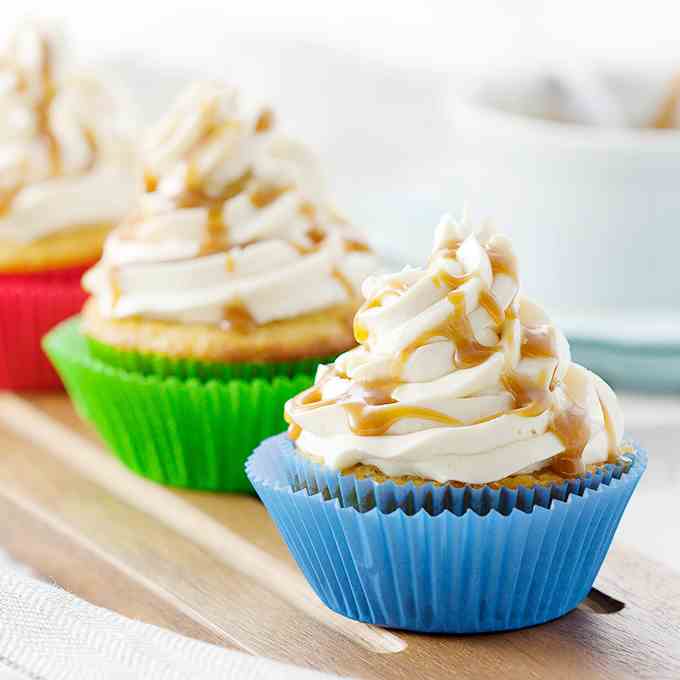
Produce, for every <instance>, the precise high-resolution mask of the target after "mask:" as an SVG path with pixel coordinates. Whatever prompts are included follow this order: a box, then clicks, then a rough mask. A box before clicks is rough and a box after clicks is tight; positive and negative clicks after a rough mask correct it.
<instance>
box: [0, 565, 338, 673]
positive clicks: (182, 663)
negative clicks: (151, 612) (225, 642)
mask: <svg viewBox="0 0 680 680" xmlns="http://www.w3.org/2000/svg"><path fill="white" fill-rule="evenodd" d="M0 563H1V564H0V680H17V679H20V680H26V679H27V678H29V679H30V680H113V679H115V680H123V679H126V678H135V679H137V678H141V679H143V680H160V679H162V680H185V679H187V680H188V679H189V678H191V680H201V679H208V678H210V679H212V678H215V679H217V678H219V679H220V680H229V679H231V678H234V679H235V680H264V679H265V678H266V679H267V680H272V679H276V680H278V679H279V678H280V679H281V680H323V679H326V680H328V679H329V678H331V676H328V675H325V674H321V673H316V672H313V671H306V670H301V669H299V668H294V667H291V666H285V665H282V664H280V663H276V662H274V661H270V660H267V659H262V658H256V657H252V656H248V655H246V654H242V653H240V652H234V651H230V650H226V649H222V648H220V647H216V646H214V645H209V644H207V643H204V642H198V641H196V640H192V639H189V638H186V637H183V636H181V635H176V634H175V633H171V632H170V631H167V630H164V629H163V628H159V627H157V626H151V625H148V624H145V623H141V622H139V621H133V620H131V619H126V618H124V617H122V616H119V615H118V614H114V613H113V612H111V611H109V610H107V609H102V608H100V607H95V606H94V605H91V604H89V603H88V602H85V601H84V600H80V599H78V598H77V597H74V596H73V595H71V594H69V593H67V592H65V591H64V590H60V589H59V588H56V587H54V586H52V585H49V584H47V583H43V582H41V581H37V580H35V579H33V578H30V577H28V576H26V575H25V574H24V573H21V572H20V571H18V570H16V569H15V568H13V567H11V566H8V565H7V564H6V562H5V561H4V560H3V559H1V555H0Z"/></svg>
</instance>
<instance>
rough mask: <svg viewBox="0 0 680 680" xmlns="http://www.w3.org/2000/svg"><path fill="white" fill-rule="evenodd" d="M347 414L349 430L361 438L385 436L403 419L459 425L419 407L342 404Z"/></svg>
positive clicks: (442, 414)
mask: <svg viewBox="0 0 680 680" xmlns="http://www.w3.org/2000/svg"><path fill="white" fill-rule="evenodd" d="M343 408H344V409H345V412H346V413H347V422H348V425H349V428H350V430H352V432H353V433H354V434H356V435H359V436H361V437H379V436H381V435H384V434H387V431H388V430H389V429H390V427H392V425H394V424H395V423H396V422H398V421H400V420H403V419H405V418H420V419H422V420H428V421H431V422H435V423H441V424H442V425H449V426H454V425H461V424H462V423H461V422H460V421H459V420H456V419H455V418H450V417H449V416H447V415H446V414H444V413H440V412H439V411H435V410H433V409H430V408H423V407H421V406H405V405H402V404H394V405H388V406H383V407H382V408H378V407H375V406H369V405H367V404H362V403H357V402H349V403H346V404H343Z"/></svg>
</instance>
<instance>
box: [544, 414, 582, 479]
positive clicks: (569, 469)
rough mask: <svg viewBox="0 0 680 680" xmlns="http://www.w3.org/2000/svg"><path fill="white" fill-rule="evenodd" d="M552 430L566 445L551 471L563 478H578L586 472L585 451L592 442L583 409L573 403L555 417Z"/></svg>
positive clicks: (553, 461)
mask: <svg viewBox="0 0 680 680" xmlns="http://www.w3.org/2000/svg"><path fill="white" fill-rule="evenodd" d="M550 430H551V431H552V432H553V433H554V434H555V435H556V436H557V437H558V438H559V439H560V441H561V442H562V443H563V444H564V451H563V452H562V453H560V454H559V455H558V456H555V457H554V458H553V459H552V461H551V464H550V467H551V469H552V470H553V472H555V473H556V474H558V475H561V476H562V477H578V476H579V475H582V474H583V473H584V472H585V469H586V466H585V464H584V463H583V449H585V447H586V445H587V444H588V441H589V440H590V426H589V424H588V417H587V414H586V412H585V410H584V409H583V408H581V407H580V406H578V405H577V404H574V403H572V404H571V405H570V406H569V407H568V408H565V409H563V410H562V411H558V412H557V413H555V414H554V415H553V419H552V423H551V425H550Z"/></svg>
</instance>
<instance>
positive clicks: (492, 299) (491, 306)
mask: <svg viewBox="0 0 680 680" xmlns="http://www.w3.org/2000/svg"><path fill="white" fill-rule="evenodd" d="M479 306H480V307H482V308H483V309H485V310H486V312H487V314H488V315H489V316H490V317H491V320H492V321H493V322H494V323H495V324H496V326H500V325H501V324H502V323H503V321H505V312H504V311H503V308H502V307H501V306H500V305H499V304H498V300H497V299H496V296H495V295H494V294H493V293H492V292H491V291H490V290H483V291H482V292H481V293H480V294H479Z"/></svg>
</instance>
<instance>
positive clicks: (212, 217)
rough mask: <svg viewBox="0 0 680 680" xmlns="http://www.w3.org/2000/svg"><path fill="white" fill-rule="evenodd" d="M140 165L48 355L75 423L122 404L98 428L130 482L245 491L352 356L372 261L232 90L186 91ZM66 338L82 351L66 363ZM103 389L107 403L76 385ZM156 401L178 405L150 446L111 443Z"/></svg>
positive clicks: (313, 180)
mask: <svg viewBox="0 0 680 680" xmlns="http://www.w3.org/2000/svg"><path fill="white" fill-rule="evenodd" d="M144 157H145V184H146V189H145V192H144V193H143V195H142V196H140V198H139V201H138V206H137V208H136V209H135V210H134V211H133V212H132V213H131V215H130V216H129V217H128V218H127V219H126V220H125V221H124V222H123V223H122V224H121V226H120V227H118V228H117V229H116V230H115V231H114V232H113V234H112V235H111V236H110V238H109V239H108V240H107V243H106V247H105V252H104V256H103V258H102V260H101V262H100V263H99V264H98V265H97V266H96V267H95V268H94V269H92V270H91V271H90V272H88V274H87V275H86V277H85V279H84V284H85V287H86V289H87V290H89V291H90V292H91V293H92V295H93V297H92V299H91V301H90V302H89V303H88V305H87V306H86V309H85V311H84V314H83V319H82V324H81V325H80V326H77V325H76V324H71V325H70V326H67V327H65V328H64V329H62V331H61V333H57V334H56V335H55V337H54V338H53V340H51V341H50V343H49V344H48V348H49V350H50V352H51V353H52V355H53V357H54V359H55V362H56V363H57V365H58V367H59V368H60V370H61V371H62V373H63V374H64V378H65V380H66V382H67V384H68V385H69V387H71V386H73V387H72V392H73V393H74V395H76V401H81V402H82V403H81V407H82V410H83V411H84V412H85V413H89V414H90V415H93V414H94V413H95V412H97V409H98V404H99V403H100V402H102V401H107V402H108V400H109V398H110V397H111V396H113V395H114V394H115V396H116V397H117V398H118V397H119V398H120V400H121V401H120V403H121V405H122V406H121V409H122V410H121V414H122V415H121V417H122V421H121V422H120V423H119V424H118V425H117V427H116V429H115V431H111V432H109V431H108V430H107V428H108V427H109V426H111V422H110V421H111V420H112V419H113V417H112V416H111V417H109V413H108V412H106V413H105V412H104V411H102V412H101V418H98V419H97V424H98V426H99V427H100V429H101V430H102V432H103V434H104V436H105V438H107V439H108V440H109V442H110V443H111V445H112V447H113V448H114V450H116V451H117V452H119V453H120V455H121V457H123V459H124V460H126V461H127V462H129V463H131V464H132V465H133V467H135V469H137V470H139V471H140V472H143V473H144V474H148V475H149V476H152V477H153V478H154V479H158V480H159V481H164V482H167V483H171V484H179V485H186V486H195V487H200V488H211V489H223V490H243V489H247V488H249V487H248V483H247V480H246V479H245V476H244V473H243V462H244V459H245V456H246V455H247V454H248V453H250V451H251V450H252V447H253V446H254V445H255V444H256V443H257V442H258V441H260V440H261V439H262V438H263V437H264V436H267V435H268V434H271V433H273V432H277V431H281V430H282V429H284V427H285V424H284V421H283V419H282V416H281V409H282V407H283V404H284V402H285V400H286V399H287V398H288V397H290V396H292V395H293V394H295V393H296V392H297V391H299V389H300V387H301V386H307V385H309V384H311V382H312V376H313V375H314V371H315V370H316V366H317V365H318V362H319V360H320V359H322V358H324V357H329V356H331V357H333V356H335V355H337V354H338V353H340V352H343V351H345V350H347V349H348V348H350V347H351V346H353V344H354V338H353V332H352V318H353V315H354V313H355V311H356V310H357V308H358V306H359V304H360V290H359V288H360V282H361V281H362V280H363V278H364V277H365V276H366V275H367V274H369V273H370V272H372V271H374V270H375V267H376V264H377V262H376V258H375V256H374V255H373V254H372V253H371V252H370V250H369V248H368V246H367V245H366V244H365V242H364V241H363V240H362V239H361V238H360V237H359V236H357V235H356V234H355V233H354V232H353V230H352V229H351V228H350V226H349V225H348V224H346V222H345V221H344V220H343V219H342V218H341V217H339V216H338V215H337V214H336V213H335V212H334V211H333V210H332V209H331V208H330V207H329V203H328V199H327V197H326V194H325V192H324V189H323V186H322V182H321V180H320V177H319V173H318V170H317V167H316V164H315V161H314V159H313V158H312V157H311V156H310V154H309V152H308V151H307V150H306V149H305V148H304V147H302V146H301V145H299V144H298V143H296V142H294V141H292V140H290V139H288V138H287V137H285V136H283V135H282V134H281V133H279V132H278V131H277V129H276V125H275V122H274V117H273V114H272V113H271V111H270V110H269V109H266V108H265V109H257V110H253V111H251V112H248V111H244V110H243V109H242V107H240V106H239V103H238V100H237V97H236V93H235V92H234V91H233V90H230V89H225V88H222V87H220V86H218V85H215V84H211V83H204V84H200V85H196V86H194V87H192V88H191V89H190V90H189V91H188V92H186V94H185V95H184V96H183V97H181V98H180V99H179V101H178V102H177V104H176V106H175V107H174V108H173V109H172V110H171V111H170V112H169V113H168V115H167V116H166V117H165V118H164V119H163V120H162V121H161V122H160V124H159V125H158V126H157V127H156V128H155V129H154V130H152V131H151V132H150V134H149V136H148V139H147V142H146V145H145V152H144ZM67 338H70V340H69V342H68V343H66V344H67V345H68V347H69V348H77V351H76V352H74V353H72V354H69V355H68V358H65V355H64V356H62V354H61V349H60V348H61V346H62V345H61V343H60V339H67ZM70 365H73V367H74V368H73V370H72V371H70V370H69V368H68V366H70ZM85 374H87V375H85ZM103 375H106V379H105V382H106V386H105V387H104V386H102V385H100V384H99V383H97V387H96V388H95V387H92V388H90V387H88V385H87V384H86V383H88V382H89V381H91V380H92V381H94V380H97V381H98V380H101V379H102V376H103ZM90 376H93V377H90ZM93 385H94V382H93ZM131 385H132V386H134V387H131ZM99 387H101V388H102V389H99ZM160 392H164V393H165V394H170V393H171V394H172V397H169V398H171V399H172V400H173V401H172V403H173V407H172V411H173V412H172V415H171V416H170V417H169V420H165V419H164V420H163V423H162V425H158V424H154V425H153V429H150V430H149V431H148V432H145V433H141V432H140V427H139V426H138V425H137V424H135V425H134V426H133V424H132V423H131V422H130V423H127V425H129V427H128V426H125V427H121V426H122V425H123V423H125V422H126V420H127V419H129V418H134V419H135V423H136V422H137V419H138V416H134V415H132V413H133V411H136V412H137V413H138V414H139V413H146V412H147V411H148V412H149V414H150V415H149V416H148V417H147V418H145V426H148V427H152V426H151V425H150V423H152V422H153V423H156V420H157V418H158V415H157V414H158V408H159V406H158V402H159V401H160V397H159V395H160ZM216 395H219V396H216ZM182 399H185V400H186V402H183V401H181V400H182ZM216 399H217V401H218V402H219V403H218V404H217V403H216V401H215V400H216ZM133 407H134V408H133ZM126 413H128V414H130V415H128V416H125V415H124V414H126ZM93 417H94V415H93ZM103 421H106V422H103ZM158 427H160V428H162V430H163V432H162V433H161V432H159V431H158V429H157V428H158ZM130 431H132V432H134V433H135V434H134V435H133V437H132V438H130V435H129V432H130ZM199 432H202V434H197V433H199ZM203 435H206V436H203ZM168 437H170V439H168ZM194 437H195V438H194ZM206 439H208V440H209V441H206ZM133 457H134V460H133Z"/></svg>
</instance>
